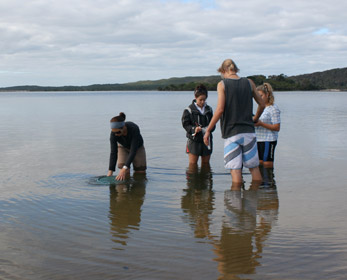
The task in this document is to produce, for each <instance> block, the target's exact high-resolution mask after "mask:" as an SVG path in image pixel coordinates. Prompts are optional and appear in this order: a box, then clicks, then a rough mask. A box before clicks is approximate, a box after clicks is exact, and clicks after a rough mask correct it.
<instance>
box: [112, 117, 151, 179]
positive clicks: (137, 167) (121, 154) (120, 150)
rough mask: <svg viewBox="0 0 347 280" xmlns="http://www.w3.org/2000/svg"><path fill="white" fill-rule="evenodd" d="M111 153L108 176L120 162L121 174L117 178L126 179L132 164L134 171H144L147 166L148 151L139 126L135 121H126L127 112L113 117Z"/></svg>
mask: <svg viewBox="0 0 347 280" xmlns="http://www.w3.org/2000/svg"><path fill="white" fill-rule="evenodd" d="M110 124H111V130H112V132H111V135H110V143H111V154H110V162H109V171H108V173H107V176H112V174H113V172H114V171H115V168H116V163H117V162H118V168H119V169H120V171H119V174H118V175H117V176H116V180H124V179H125V176H126V175H127V174H129V173H130V165H131V164H133V167H134V171H136V172H142V173H144V172H145V171H146V168H147V164H146V151H145V147H144V146H143V138H142V136H141V134H140V129H139V127H138V126H137V125H136V124H135V123H133V122H125V114H124V113H120V114H119V116H116V117H114V118H112V119H111V121H110Z"/></svg>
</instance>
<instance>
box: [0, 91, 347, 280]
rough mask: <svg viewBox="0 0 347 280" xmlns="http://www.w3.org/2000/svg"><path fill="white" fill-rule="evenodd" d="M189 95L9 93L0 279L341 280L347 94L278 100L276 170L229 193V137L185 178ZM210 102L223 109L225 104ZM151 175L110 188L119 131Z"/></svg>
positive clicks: (4, 109) (0, 125) (1, 128)
mask: <svg viewBox="0 0 347 280" xmlns="http://www.w3.org/2000/svg"><path fill="white" fill-rule="evenodd" d="M191 100H192V93H191V92H178V93H177V92H73V93H49V92H47V93H19V92H17V93H15V92H13V93H0V155H1V157H0V175H1V176H0V183H1V184H0V191H1V196H0V251H1V255H0V279H345V275H346V273H347V265H346V264H347V239H346V232H347V231H346V230H347V226H346V222H345V213H346V212H347V205H346V202H345V201H346V198H347V191H346V185H347V184H346V179H347V177H346V172H345V169H346V167H347V160H346V158H347V149H346V145H344V144H345V139H346V138H347V132H346V129H345V127H346V125H345V124H346V121H347V113H346V108H347V106H346V105H347V93H344V92H337V93H335V92H279V93H276V103H277V104H278V106H279V107H280V109H281V111H282V115H281V117H282V124H281V131H280V138H279V142H278V145H277V148H276V162H275V169H274V170H273V172H271V170H263V172H264V173H263V175H264V178H265V180H266V182H265V184H264V185H263V186H262V188H261V189H259V190H253V189H252V188H251V186H250V174H249V173H248V172H247V171H246V170H245V171H244V179H245V181H246V188H245V190H243V191H241V192H235V191H231V190H230V187H231V177H230V175H229V174H228V172H227V171H226V170H225V169H224V167H223V159H222V158H223V156H222V152H223V148H222V145H223V144H222V140H221V139H220V132H219V129H218V128H217V129H216V131H215V133H214V153H213V155H212V158H211V169H210V170H206V169H201V168H198V169H197V170H194V169H191V168H189V167H188V159H187V156H186V154H185V153H184V149H185V141H186V140H185V133H184V130H183V128H182V126H181V124H180V118H181V114H182V111H183V109H184V108H185V107H186V106H187V105H188V104H189V103H190V102H191ZM208 103H209V104H210V105H211V106H212V107H213V108H215V105H216V93H215V92H211V93H210V96H209V99H208ZM120 111H124V112H125V113H126V114H127V119H128V120H130V121H134V122H135V123H137V124H139V126H140V128H141V131H142V135H143V137H144V140H145V147H146V152H147V162H148V172H147V175H146V176H131V178H130V179H128V180H126V181H125V182H120V183H112V182H111V183H109V182H104V181H102V178H100V176H103V175H105V174H106V172H107V168H108V157H109V123H108V122H109V119H110V118H111V117H113V116H114V115H117V114H118V113H119V112H120Z"/></svg>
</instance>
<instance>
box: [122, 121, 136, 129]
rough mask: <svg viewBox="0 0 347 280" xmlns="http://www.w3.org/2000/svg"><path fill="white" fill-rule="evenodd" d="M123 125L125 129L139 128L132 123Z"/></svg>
mask: <svg viewBox="0 0 347 280" xmlns="http://www.w3.org/2000/svg"><path fill="white" fill-rule="evenodd" d="M125 125H126V127H128V128H130V129H131V128H139V126H138V125H137V124H136V123H134V122H125Z"/></svg>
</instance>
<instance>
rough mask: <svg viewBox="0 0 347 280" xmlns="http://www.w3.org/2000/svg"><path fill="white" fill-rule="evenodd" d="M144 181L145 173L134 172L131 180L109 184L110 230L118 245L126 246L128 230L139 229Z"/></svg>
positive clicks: (144, 190)
mask: <svg viewBox="0 0 347 280" xmlns="http://www.w3.org/2000/svg"><path fill="white" fill-rule="evenodd" d="M146 183H147V178H146V175H144V174H134V175H133V179H132V180H131V181H128V182H124V183H117V184H112V183H111V184H110V211H109V218H110V231H111V234H112V237H113V238H112V241H114V242H115V243H116V244H118V245H119V244H120V245H122V246H126V245H127V239H128V238H129V234H130V232H131V231H134V230H139V227H140V222H141V211H142V210H141V208H142V205H143V202H144V200H145V194H146ZM116 249H119V250H122V248H119V246H117V248H116Z"/></svg>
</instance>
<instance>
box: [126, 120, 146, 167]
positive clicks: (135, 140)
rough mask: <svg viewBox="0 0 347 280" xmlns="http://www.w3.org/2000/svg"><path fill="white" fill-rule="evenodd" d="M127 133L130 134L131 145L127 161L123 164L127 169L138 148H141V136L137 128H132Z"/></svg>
mask: <svg viewBox="0 0 347 280" xmlns="http://www.w3.org/2000/svg"><path fill="white" fill-rule="evenodd" d="M128 133H131V143H130V152H129V156H128V159H127V161H126V162H125V165H126V166H127V167H128V168H129V167H130V164H131V163H132V162H133V160H134V158H135V156H136V152H137V150H138V148H139V147H141V146H142V145H141V142H142V141H141V139H142V137H141V134H140V130H139V129H138V127H133V128H132V129H131V130H129V131H128Z"/></svg>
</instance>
